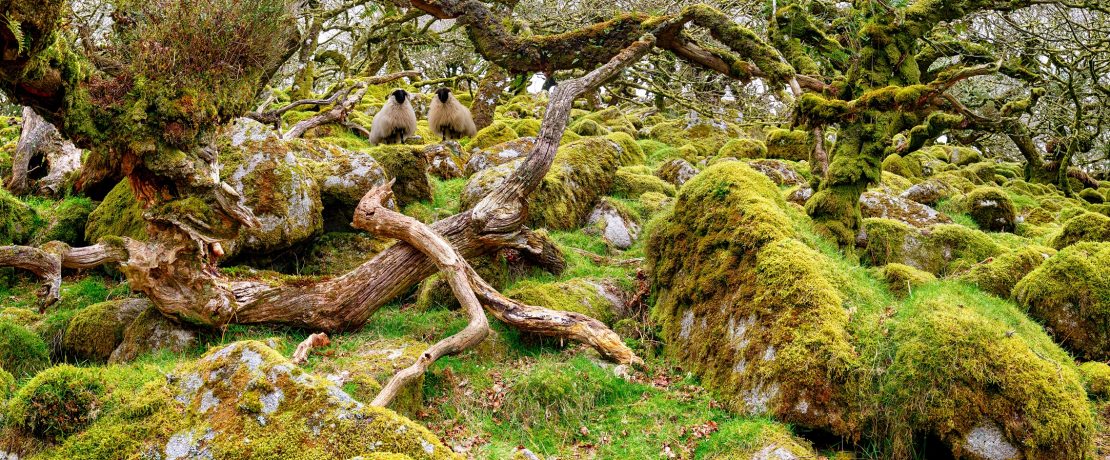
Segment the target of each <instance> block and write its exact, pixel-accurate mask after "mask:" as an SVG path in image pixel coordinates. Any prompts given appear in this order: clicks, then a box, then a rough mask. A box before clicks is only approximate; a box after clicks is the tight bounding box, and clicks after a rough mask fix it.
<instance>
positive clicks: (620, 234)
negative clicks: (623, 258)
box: [586, 197, 640, 249]
mask: <svg viewBox="0 0 1110 460" xmlns="http://www.w3.org/2000/svg"><path fill="white" fill-rule="evenodd" d="M586 225H587V226H589V227H590V230H592V231H596V232H597V233H598V234H600V235H601V238H602V239H604V240H605V242H607V243H609V244H610V245H612V246H613V247H615V248H617V249H628V248H630V247H632V244H633V243H635V242H636V239H637V238H639V237H640V216H639V214H637V213H636V212H635V211H633V210H632V209H630V208H629V207H628V206H626V205H624V204H623V203H621V202H619V201H617V200H615V199H613V198H609V197H603V198H602V199H601V201H599V202H598V203H597V206H595V207H594V209H593V211H590V215H589V216H588V217H586Z"/></svg>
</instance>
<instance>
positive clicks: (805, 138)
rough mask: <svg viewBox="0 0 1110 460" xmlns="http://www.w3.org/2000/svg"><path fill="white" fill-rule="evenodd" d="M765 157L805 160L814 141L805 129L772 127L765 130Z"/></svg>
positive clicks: (811, 150) (812, 147) (811, 149)
mask: <svg viewBox="0 0 1110 460" xmlns="http://www.w3.org/2000/svg"><path fill="white" fill-rule="evenodd" d="M765 142H766V143H767V158H777V159H780V160H791V161H805V160H808V159H809V154H810V152H813V149H814V145H815V144H814V143H813V140H812V138H811V136H810V135H809V132H807V131H800V130H789V129H772V130H768V131H767V140H766V141H765Z"/></svg>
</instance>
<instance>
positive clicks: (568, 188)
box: [529, 133, 624, 230]
mask: <svg viewBox="0 0 1110 460" xmlns="http://www.w3.org/2000/svg"><path fill="white" fill-rule="evenodd" d="M622 134H623V133H620V134H618V135H622ZM623 154H624V152H623V151H622V149H621V148H620V145H619V144H617V143H616V142H614V141H611V140H609V139H606V138H589V139H583V140H581V141H578V142H574V143H571V144H567V145H565V146H562V147H560V148H559V150H558V152H557V153H556V154H555V159H554V160H553V161H552V164H551V169H550V170H549V171H548V173H547V175H545V176H544V178H543V181H542V182H541V183H540V186H539V188H538V189H537V190H536V191H535V192H534V193H533V194H532V198H531V200H529V206H530V207H531V215H530V216H529V225H531V226H533V227H537V228H539V227H544V228H548V229H553V230H555V229H558V230H565V229H573V228H577V227H578V226H580V225H582V223H583V222H584V221H585V219H586V217H587V216H588V215H589V213H590V211H591V210H593V207H594V205H595V204H597V200H598V199H599V198H600V197H601V196H603V195H604V194H606V193H608V192H609V191H610V190H611V189H612V187H613V182H614V180H615V178H616V172H617V169H618V168H619V167H620V164H621V156H622V155H623Z"/></svg>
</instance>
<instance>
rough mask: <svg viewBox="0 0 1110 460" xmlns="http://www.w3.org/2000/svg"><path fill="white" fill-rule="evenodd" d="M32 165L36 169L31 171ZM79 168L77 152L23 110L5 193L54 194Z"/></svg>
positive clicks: (38, 117) (79, 154) (55, 130)
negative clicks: (33, 191) (20, 128)
mask: <svg viewBox="0 0 1110 460" xmlns="http://www.w3.org/2000/svg"><path fill="white" fill-rule="evenodd" d="M32 165H34V168H35V169H37V170H35V171H32V170H31V169H32ZM80 168H81V150H80V149H78V148H77V147H75V146H74V145H73V143H71V142H69V141H67V140H65V139H63V138H62V135H61V134H60V133H59V132H58V130H57V129H55V128H54V125H52V124H50V122H48V121H46V120H45V119H43V118H42V117H40V116H39V115H38V114H37V113H35V111H34V110H32V109H31V108H30V107H24V108H23V126H22V130H21V132H20V136H19V142H18V143H16V146H15V154H14V155H13V157H12V175H11V177H10V178H8V182H7V184H6V185H5V186H6V188H7V189H8V191H9V192H12V193H13V194H15V195H25V194H27V193H31V192H32V190H31V189H32V188H37V189H38V190H35V191H36V192H39V193H43V194H46V195H57V194H58V193H60V192H61V191H62V190H61V189H62V186H63V184H64V182H65V180H66V178H67V177H68V176H70V175H71V174H73V173H76V171H77V170H78V169H80ZM32 176H34V177H37V179H34V178H32Z"/></svg>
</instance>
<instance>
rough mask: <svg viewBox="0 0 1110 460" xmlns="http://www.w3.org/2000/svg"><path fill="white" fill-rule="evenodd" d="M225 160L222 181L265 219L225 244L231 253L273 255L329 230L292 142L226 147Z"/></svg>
mask: <svg viewBox="0 0 1110 460" xmlns="http://www.w3.org/2000/svg"><path fill="white" fill-rule="evenodd" d="M220 161H221V162H222V163H223V164H224V167H223V169H222V170H221V172H220V174H221V178H222V179H223V180H224V181H225V182H227V183H228V184H229V185H231V187H232V188H233V189H235V191H236V192H238V193H239V195H240V196H242V197H243V203H244V204H245V205H246V206H247V207H248V208H250V209H251V211H253V212H254V215H255V217H257V218H258V221H259V226H258V227H256V228H244V229H242V230H241V231H240V232H239V237H238V238H237V239H236V240H235V241H234V243H233V244H230V245H226V246H225V249H227V251H228V254H229V255H235V254H240V253H252V254H266V253H272V252H276V251H280V250H283V249H287V248H290V247H292V246H294V245H296V244H298V243H300V242H303V241H307V240H309V239H311V238H312V237H314V236H317V235H319V234H320V233H322V232H323V229H324V220H323V203H322V201H321V199H320V186H319V183H318V182H316V179H315V178H314V177H313V174H312V171H311V170H309V169H308V168H306V167H305V166H304V165H302V164H301V163H300V162H299V161H298V160H297V156H296V155H295V154H294V153H293V150H292V149H291V148H290V145H289V144H288V143H286V142H284V141H281V140H277V139H268V140H265V141H262V142H260V143H246V144H244V145H242V146H241V147H239V148H236V149H223V150H221V152H220ZM101 206H103V205H101ZM91 220H92V219H91V218H90V221H91ZM90 225H91V224H90Z"/></svg>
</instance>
